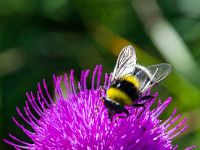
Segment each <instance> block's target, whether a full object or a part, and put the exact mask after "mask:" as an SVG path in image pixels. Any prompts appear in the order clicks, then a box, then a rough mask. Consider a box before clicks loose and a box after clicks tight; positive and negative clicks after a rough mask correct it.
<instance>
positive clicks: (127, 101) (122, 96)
mask: <svg viewBox="0 0 200 150" xmlns="http://www.w3.org/2000/svg"><path fill="white" fill-rule="evenodd" d="M107 97H108V98H109V99H111V100H113V101H114V102H117V103H119V104H121V105H128V106H131V105H133V101H132V99H131V98H130V97H129V96H128V95H127V94H126V93H125V92H123V91H121V90H119V89H116V88H114V87H111V88H110V89H108V91H107Z"/></svg>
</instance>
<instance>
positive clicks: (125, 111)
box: [115, 108, 129, 123]
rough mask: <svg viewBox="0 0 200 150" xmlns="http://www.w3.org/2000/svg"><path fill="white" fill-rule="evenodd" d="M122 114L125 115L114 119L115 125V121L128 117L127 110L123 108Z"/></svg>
mask: <svg viewBox="0 0 200 150" xmlns="http://www.w3.org/2000/svg"><path fill="white" fill-rule="evenodd" d="M123 112H124V113H125V114H126V116H118V117H117V118H116V119H115V123H116V122H117V120H118V119H119V118H126V117H128V116H129V112H128V110H127V109H125V108H124V110H123Z"/></svg>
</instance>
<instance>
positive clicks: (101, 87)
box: [99, 86, 107, 97]
mask: <svg viewBox="0 0 200 150" xmlns="http://www.w3.org/2000/svg"><path fill="white" fill-rule="evenodd" d="M101 89H102V90H104V91H105V92H106V91H107V89H106V88H105V87H103V86H100V87H99V94H100V97H102V95H101Z"/></svg>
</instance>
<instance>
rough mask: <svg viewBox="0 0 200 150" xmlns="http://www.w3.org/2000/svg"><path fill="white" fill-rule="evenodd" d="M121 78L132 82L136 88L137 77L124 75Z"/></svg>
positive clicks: (137, 84)
mask: <svg viewBox="0 0 200 150" xmlns="http://www.w3.org/2000/svg"><path fill="white" fill-rule="evenodd" d="M122 80H125V81H128V82H130V83H132V84H133V85H134V86H135V87H136V88H138V87H139V85H140V84H139V81H138V79H137V78H136V77H134V76H126V77H123V78H122Z"/></svg>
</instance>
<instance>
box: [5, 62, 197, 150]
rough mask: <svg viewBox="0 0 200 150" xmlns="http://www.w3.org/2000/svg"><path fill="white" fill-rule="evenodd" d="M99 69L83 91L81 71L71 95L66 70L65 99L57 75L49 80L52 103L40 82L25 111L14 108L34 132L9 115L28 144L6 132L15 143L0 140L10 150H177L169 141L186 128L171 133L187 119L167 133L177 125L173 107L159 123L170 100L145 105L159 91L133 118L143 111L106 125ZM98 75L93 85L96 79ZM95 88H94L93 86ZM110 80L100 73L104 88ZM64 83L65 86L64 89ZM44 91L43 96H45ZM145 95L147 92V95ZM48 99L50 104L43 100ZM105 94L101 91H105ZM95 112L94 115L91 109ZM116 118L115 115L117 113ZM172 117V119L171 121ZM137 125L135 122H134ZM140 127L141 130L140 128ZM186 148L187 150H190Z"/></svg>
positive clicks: (45, 88)
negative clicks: (51, 84) (54, 99)
mask: <svg viewBox="0 0 200 150" xmlns="http://www.w3.org/2000/svg"><path fill="white" fill-rule="evenodd" d="M101 69H102V67H101V65H100V66H96V68H95V70H94V72H93V77H92V89H90V90H88V89H87V83H86V79H87V76H88V74H89V70H86V71H85V72H84V71H82V74H81V79H80V82H78V88H79V92H76V90H75V85H74V81H73V73H74V71H73V70H72V71H71V74H70V80H69V81H68V78H67V74H65V79H64V81H65V85H66V91H67V97H64V96H63V93H64V92H63V91H61V88H60V83H61V79H62V77H55V76H54V84H55V97H56V101H55V102H53V100H52V98H51V96H50V94H49V92H48V89H47V85H46V83H45V80H43V85H44V90H43V91H42V88H41V86H40V84H39V83H38V91H37V100H36V98H35V96H34V95H33V92H30V94H29V93H26V95H27V98H28V101H29V102H27V101H26V102H25V103H26V107H24V111H25V114H26V116H24V115H23V114H22V113H21V111H20V110H19V109H18V108H17V112H18V113H19V115H20V116H21V117H22V118H23V120H24V121H25V122H26V123H28V124H29V125H30V126H31V127H32V128H33V130H34V132H31V131H29V130H27V129H25V128H24V126H23V125H21V124H20V123H18V121H17V120H15V118H14V117H13V120H14V122H15V123H16V124H17V125H18V126H19V127H20V128H21V129H22V130H23V131H24V133H25V134H27V135H28V137H29V138H30V139H31V140H32V141H33V143H27V142H24V141H21V140H20V139H18V138H16V137H14V136H13V135H11V134H9V135H10V137H11V138H12V139H14V140H15V141H17V142H18V143H20V144H15V143H12V142H10V141H7V140H4V141H5V142H6V143H8V144H10V145H12V146H14V147H15V149H31V150H36V149H40V150H46V149H56V150H66V149H104V150H107V149H116V150H117V149H120V150H122V149H132V150H169V149H173V150H176V149H177V147H178V146H177V145H176V146H173V145H172V144H171V142H172V141H171V140H172V139H173V138H174V137H176V136H177V135H179V134H180V133H181V132H183V131H184V130H185V129H186V127H187V125H186V126H184V127H182V129H181V130H180V131H179V132H178V133H176V134H174V132H175V131H176V130H177V129H178V128H180V127H181V125H183V123H184V122H185V121H186V119H184V120H182V121H181V122H180V123H179V125H177V126H176V127H174V128H173V129H171V130H168V128H169V127H170V126H171V124H173V123H174V122H175V121H177V120H178V119H179V118H180V116H181V115H178V116H177V117H175V118H173V117H174V115H175V113H176V111H177V109H175V110H174V112H173V113H172V115H171V116H170V117H169V118H168V119H167V120H166V121H164V122H163V121H162V120H160V119H158V117H159V115H160V114H161V113H162V112H163V111H164V110H165V108H166V107H167V106H168V104H169V103H170V101H171V98H168V99H167V100H166V101H165V102H164V103H162V104H161V100H160V99H159V102H158V106H157V108H155V109H153V110H151V109H150V106H151V105H152V104H153V102H154V101H155V100H156V97H157V95H158V93H156V94H155V98H154V99H153V100H152V101H149V102H148V103H146V107H145V111H144V112H143V113H142V115H141V116H140V117H139V120H137V116H138V115H139V114H140V112H141V111H142V109H143V108H137V111H135V109H136V108H134V109H132V110H129V111H130V116H129V117H127V118H123V119H119V120H118V121H117V123H113V122H110V120H109V119H107V115H108V114H107V110H106V108H105V107H104V106H100V104H99V98H100V97H99V86H100V82H101ZM96 75H97V81H95V76H96ZM95 84H96V88H95ZM109 84H110V78H108V75H107V74H105V81H104V87H107V88H108V87H109ZM68 85H69V86H68ZM44 91H45V93H46V94H44ZM148 94H150V93H147V95H148ZM44 95H47V97H48V99H49V101H50V103H49V102H48V100H47V99H46V98H45V96H44ZM104 95H105V93H104ZM97 105H98V106H99V111H98V113H96V114H95V115H92V114H94V113H95V111H96V106H97ZM30 107H32V108H33V110H34V111H35V112H36V113H37V114H38V115H39V116H40V118H36V117H35V116H34V115H33V112H31V110H30ZM116 116H117V115H116ZM172 118H173V119H172ZM138 121H139V123H138ZM144 128H145V130H144ZM194 147H195V146H193V147H190V148H187V150H189V149H192V148H194Z"/></svg>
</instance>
